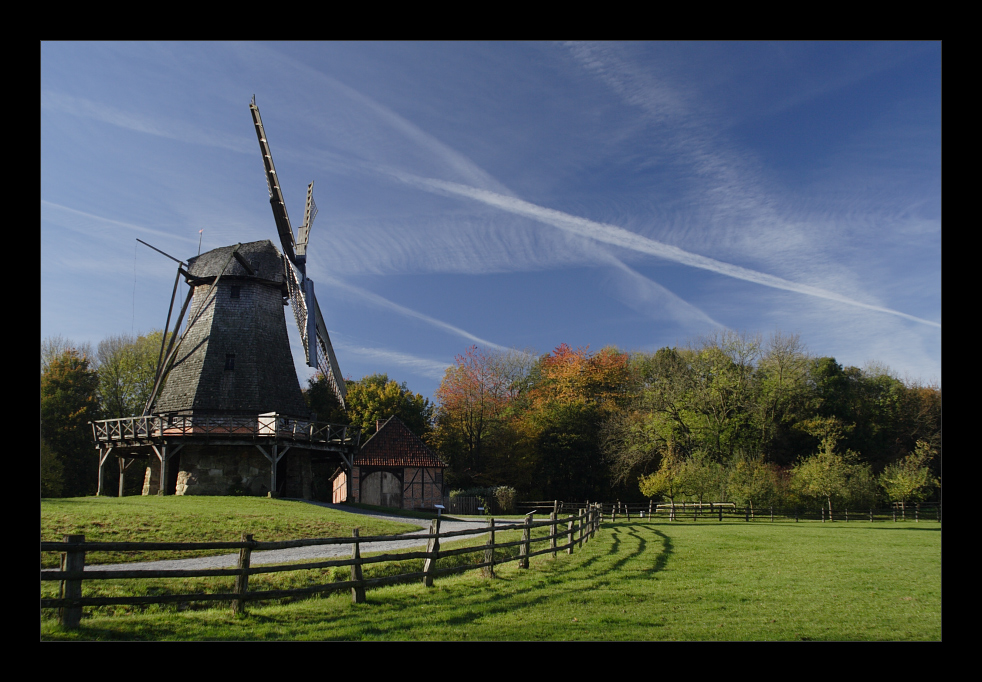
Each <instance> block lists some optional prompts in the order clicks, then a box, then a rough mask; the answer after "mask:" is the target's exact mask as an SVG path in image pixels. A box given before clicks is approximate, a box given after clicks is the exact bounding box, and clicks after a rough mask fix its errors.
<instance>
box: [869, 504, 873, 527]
mask: <svg viewBox="0 0 982 682" xmlns="http://www.w3.org/2000/svg"><path fill="white" fill-rule="evenodd" d="M869 522H870V523H873V508H872V507H870V510H869Z"/></svg>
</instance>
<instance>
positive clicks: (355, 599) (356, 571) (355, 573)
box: [351, 528, 365, 604]
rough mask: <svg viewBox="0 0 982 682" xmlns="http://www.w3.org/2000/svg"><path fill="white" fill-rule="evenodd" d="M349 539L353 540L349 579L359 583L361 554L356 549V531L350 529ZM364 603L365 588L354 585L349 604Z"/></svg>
mask: <svg viewBox="0 0 982 682" xmlns="http://www.w3.org/2000/svg"><path fill="white" fill-rule="evenodd" d="M351 537H352V538H354V539H353V540H352V542H351V558H352V559H354V561H355V562H354V563H353V564H351V579H352V580H355V581H357V582H359V583H360V582H361V580H362V577H361V552H360V551H359V549H358V529H357V528H352V529H351ZM364 601H365V586H364V585H355V586H353V587H352V588H351V603H352V604H361V603H364Z"/></svg>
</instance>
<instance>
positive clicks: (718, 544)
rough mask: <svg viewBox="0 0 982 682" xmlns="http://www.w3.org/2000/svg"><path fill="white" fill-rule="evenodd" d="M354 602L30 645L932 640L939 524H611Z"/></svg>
mask: <svg viewBox="0 0 982 682" xmlns="http://www.w3.org/2000/svg"><path fill="white" fill-rule="evenodd" d="M500 535H504V533H501V534H500ZM502 539H504V538H502ZM407 563H408V562H407ZM335 570H338V569H335ZM366 577H367V576H366ZM250 586H252V582H250ZM85 594H89V591H88V588H86V591H85ZM367 594H368V598H367V603H364V604H358V605H352V604H351V599H350V596H349V595H347V594H340V595H330V596H325V597H322V598H315V599H309V600H304V601H296V602H293V603H289V604H269V605H262V606H250V608H249V613H248V615H247V616H245V617H239V618H237V617H234V616H233V615H232V614H231V612H230V609H229V608H228V607H227V606H225V607H223V608H208V609H202V610H190V609H188V610H178V609H177V608H175V607H163V606H161V607H159V608H155V609H153V610H148V611H146V612H134V613H126V614H117V615H113V614H108V613H105V612H102V611H96V610H94V609H86V617H84V618H83V620H82V627H81V629H80V630H79V631H77V632H74V633H65V632H62V631H61V630H60V629H59V628H58V626H57V624H56V623H55V621H54V614H53V612H47V613H45V614H44V615H43V620H42V624H41V632H42V638H43V639H82V640H85V639H132V640H266V639H269V640H277V639H279V640H455V641H468V640H475V641H478V640H484V641H487V640H523V641H525V640H615V641H633V640H688V641H708V640H850V641H884V640H886V641H913V640H936V641H940V639H941V525H940V524H938V523H936V522H932V523H925V522H921V523H914V522H910V521H908V522H906V523H892V522H887V523H874V524H870V523H868V522H867V523H865V524H864V523H860V522H849V523H844V522H837V523H825V524H822V523H818V522H803V523H794V522H785V523H781V522H778V523H770V522H760V521H758V522H755V523H743V522H730V523H722V524H717V523H711V522H705V523H691V522H689V523H685V522H680V523H668V522H661V521H656V522H654V523H651V522H647V521H637V520H631V521H621V520H618V521H617V522H614V523H608V524H606V525H605V526H604V527H603V529H602V530H601V532H600V533H599V534H598V535H597V537H596V538H595V539H594V540H592V541H590V542H588V543H587V544H586V545H585V546H584V547H583V549H582V551H577V552H576V553H575V554H574V555H573V556H566V555H560V556H559V557H558V558H556V559H551V558H549V557H548V555H547V556H544V557H536V558H534V559H533V560H532V567H531V568H530V569H528V570H521V569H518V568H517V567H516V566H515V564H508V565H507V566H503V567H500V568H499V570H498V577H497V578H496V579H494V580H489V579H486V578H482V577H481V576H480V574H479V573H478V572H477V571H471V572H468V573H465V574H463V575H458V576H453V577H447V578H438V579H437V581H436V584H435V586H434V587H433V588H429V589H428V588H425V587H423V586H422V585H421V584H413V585H401V586H395V587H385V588H380V589H377V590H370V591H369V592H368V593H367ZM46 611H47V610H46Z"/></svg>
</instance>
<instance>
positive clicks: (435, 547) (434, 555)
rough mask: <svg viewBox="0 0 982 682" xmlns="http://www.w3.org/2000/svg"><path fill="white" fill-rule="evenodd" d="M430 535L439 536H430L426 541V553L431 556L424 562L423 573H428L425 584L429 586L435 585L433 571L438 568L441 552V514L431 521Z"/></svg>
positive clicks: (424, 579)
mask: <svg viewBox="0 0 982 682" xmlns="http://www.w3.org/2000/svg"><path fill="white" fill-rule="evenodd" d="M430 535H436V536H437V537H435V538H430V540H429V542H427V543H426V553H427V554H429V555H430V556H428V557H426V561H424V562H423V573H425V574H426V577H425V578H423V584H424V585H426V586H427V587H433V571H434V569H435V568H436V560H437V559H438V558H439V554H440V537H439V535H440V517H439V516H438V517H436V518H435V519H433V520H432V521H431V522H430Z"/></svg>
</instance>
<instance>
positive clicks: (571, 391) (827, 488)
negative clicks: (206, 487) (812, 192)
mask: <svg viewBox="0 0 982 682" xmlns="http://www.w3.org/2000/svg"><path fill="white" fill-rule="evenodd" d="M162 343H163V336H162V332H159V331H155V332H151V333H149V334H145V335H139V336H125V335H123V336H114V337H109V338H107V339H104V340H103V341H101V342H100V343H99V344H98V346H97V348H96V349H95V350H93V349H92V348H91V347H89V346H85V345H80V344H73V343H71V342H70V341H67V340H65V339H62V338H61V337H55V338H49V339H46V340H44V341H43V342H42V352H41V369H42V376H41V488H42V495H45V496H55V495H65V496H75V495H84V494H91V493H92V492H94V487H95V479H96V475H97V462H96V457H95V455H94V452H93V450H94V449H93V447H92V443H91V433H90V430H89V428H88V427H87V425H86V422H88V421H90V420H94V419H108V418H118V417H127V416H132V415H138V414H141V413H142V411H143V408H144V405H145V403H146V401H147V399H148V398H149V395H150V392H151V391H152V388H153V383H154V374H155V370H156V365H157V362H158V360H159V352H160V347H161V345H162ZM345 384H346V387H347V399H346V409H341V407H340V405H339V404H338V403H337V401H336V400H335V399H334V397H333V393H332V391H331V389H330V388H329V386H328V383H327V381H326V380H325V379H324V377H321V376H315V377H314V378H312V379H311V380H310V381H309V382H308V384H307V386H306V387H304V391H303V392H304V397H305V399H306V401H307V404H308V406H309V407H310V409H311V411H312V412H313V413H314V416H315V418H317V419H318V420H320V421H329V422H333V423H345V424H353V425H356V426H359V427H360V428H362V429H363V436H362V442H364V441H365V440H367V439H368V438H369V437H371V435H372V434H374V433H375V430H376V427H377V424H379V423H381V422H384V421H385V420H386V419H388V418H389V417H390V416H392V415H395V416H398V417H399V419H401V420H402V421H403V423H405V424H406V426H408V427H409V428H410V430H412V431H413V432H414V433H416V434H417V435H419V436H420V437H422V438H423V439H424V441H426V442H427V443H428V444H429V445H430V446H431V447H433V448H434V450H435V451H436V452H437V453H438V454H439V455H440V456H441V458H442V459H443V460H444V461H446V462H447V463H448V465H449V468H448V470H447V472H446V480H447V482H448V484H449V486H450V487H452V488H459V489H466V488H493V487H497V486H509V487H511V488H514V489H515V490H516V491H517V494H518V496H519V498H521V499H567V500H586V499H590V500H610V499H615V498H616V499H621V500H625V501H630V500H635V501H638V500H641V499H646V498H648V497H658V498H665V499H689V500H695V501H703V500H704V501H714V502H725V501H735V502H738V503H740V504H747V505H751V506H753V507H755V508H756V507H759V506H762V505H765V504H775V503H786V504H790V503H802V502H805V501H808V502H820V503H821V504H823V505H828V506H830V507H838V506H841V505H842V504H854V505H859V506H864V505H867V504H869V503H871V502H874V501H877V500H878V499H882V498H884V497H885V498H887V499H891V500H897V501H900V502H907V501H916V500H918V499H923V498H924V497H925V496H927V495H932V494H934V495H939V494H940V480H941V475H940V472H941V389H940V387H939V386H936V385H924V384H922V383H920V382H918V381H911V380H906V381H905V380H901V379H899V378H897V377H895V376H893V375H892V374H891V373H890V372H889V370H887V369H886V368H885V367H882V366H878V365H876V364H870V365H867V366H866V367H864V368H862V369H860V368H856V367H843V366H842V365H841V364H839V363H838V362H836V360H835V358H832V357H814V356H812V355H810V354H809V353H808V352H807V351H806V349H805V348H804V346H803V344H802V343H801V341H800V339H799V338H798V337H797V336H789V335H783V334H773V335H771V336H770V337H768V338H766V339H765V338H762V337H760V336H756V335H741V334H735V333H730V332H723V333H718V334H715V335H712V336H708V337H704V338H701V339H698V340H695V341H692V342H690V343H688V344H686V345H684V346H677V347H666V348H661V349H659V350H657V351H655V352H625V351H621V350H619V349H617V348H616V347H613V346H609V347H605V348H602V349H601V350H599V351H596V352H594V351H591V350H590V349H589V348H577V349H574V348H572V347H570V346H568V345H567V344H561V345H559V346H558V347H556V348H555V349H554V350H553V351H551V352H549V353H545V354H542V355H538V354H536V353H534V352H530V351H515V350H512V351H492V350H486V349H481V348H478V347H474V346H472V347H471V348H468V349H467V350H466V351H465V352H464V353H462V354H461V355H459V356H458V357H457V358H456V359H455V362H454V364H452V365H451V366H450V367H448V368H447V370H446V373H445V375H444V377H443V379H442V381H441V383H440V386H439V388H438V389H437V391H436V393H435V396H434V397H435V402H434V401H430V400H429V399H427V398H424V397H423V396H422V395H420V394H419V393H414V392H413V391H412V390H410V389H409V387H408V386H407V385H406V383H405V382H403V383H401V384H400V383H397V382H395V381H393V380H391V379H390V378H389V377H388V376H387V375H386V374H373V375H369V376H366V377H364V378H363V379H361V380H358V381H353V380H351V379H347V380H346V381H345ZM131 478H133V477H131ZM136 483H137V482H136V481H134V485H135V484H136Z"/></svg>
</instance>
